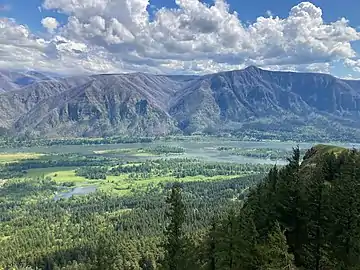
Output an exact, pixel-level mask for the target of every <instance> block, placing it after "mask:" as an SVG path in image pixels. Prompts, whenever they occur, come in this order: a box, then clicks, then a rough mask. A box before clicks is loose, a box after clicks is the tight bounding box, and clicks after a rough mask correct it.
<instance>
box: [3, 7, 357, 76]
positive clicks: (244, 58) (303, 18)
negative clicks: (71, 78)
mask: <svg viewBox="0 0 360 270" xmlns="http://www.w3.org/2000/svg"><path fill="white" fill-rule="evenodd" d="M96 1H99V2H98V3H97V2H96ZM104 2H106V1H100V0H91V1H90V0H73V1H71V0H26V1H25V0H0V6H2V7H3V8H2V9H1V10H0V17H1V18H2V20H3V21H4V23H3V26H2V27H1V28H0V35H1V34H2V35H3V37H5V36H6V35H9V36H11V37H12V40H13V39H14V37H15V38H19V40H18V41H15V40H14V41H13V42H11V44H7V42H6V41H5V40H3V41H1V40H0V42H2V43H1V44H0V46H1V45H2V46H4V47H5V46H6V48H7V49H8V48H9V46H12V48H13V50H14V55H16V56H17V57H16V59H15V60H16V61H13V63H11V62H7V61H6V59H4V60H3V61H1V58H0V65H2V66H3V67H10V68H11V67H12V66H13V67H14V68H17V69H19V68H27V69H35V68H36V69H40V70H48V69H52V70H54V69H55V70H56V71H59V72H65V73H66V72H79V73H82V72H89V73H96V72H111V71H112V70H113V71H119V72H120V71H123V72H128V71H129V72H131V71H148V72H156V73H207V72H216V71H219V70H224V69H234V68H242V67H245V66H247V65H250V64H255V65H258V66H262V67H264V68H268V69H276V70H294V71H319V72H326V73H332V74H334V75H336V76H340V77H350V76H352V77H356V78H357V77H360V73H359V71H360V60H359V59H358V54H359V53H360V42H359V39H360V34H358V31H360V16H358V12H359V10H360V1H356V0H342V1H338V0H314V1H311V2H302V1H293V0H286V1H285V0H271V1H270V0H256V1H253V0H252V1H245V0H227V1H222V0H217V4H216V5H215V7H214V6H213V5H214V1H210V0H206V1H200V2H199V1H197V0H178V4H179V5H177V4H176V3H175V0H150V3H149V5H148V3H147V0H130V1H128V3H127V4H125V1H124V0H107V4H106V5H103V3H104ZM94 3H95V4H94ZM201 3H207V4H208V5H202V4H201ZM221 3H226V4H228V6H229V8H228V9H224V8H222V7H223V6H222V4H221ZM304 3H305V4H304ZM211 6H213V7H212V8H210V7H211ZM175 9H176V10H175ZM292 9H293V10H296V14H295V12H293V14H294V15H290V13H291V10H292ZM114 10H117V11H118V12H114ZM134 10H135V11H134ZM159 10H160V11H159ZM234 11H236V12H237V14H238V17H237V18H236V19H235V17H236V16H235V17H234ZM319 11H321V12H320V13H319ZM144 12H145V13H144ZM319 14H322V15H321V18H320V19H321V23H318V22H319V16H320V15H319ZM270 15H273V16H274V17H273V18H272V20H270V19H269V16H270ZM261 16H264V17H265V18H267V19H268V21H266V22H265V23H263V24H262V25H261V26H256V21H257V20H258V18H259V17H261ZM276 16H278V17H279V18H280V21H278V20H277V19H276V18H275V17H276ZM9 18H12V19H14V20H13V21H11V22H9V21H6V20H8V19H9ZM45 18H46V20H43V19H45ZM341 18H345V19H346V20H348V21H349V22H348V23H347V24H344V23H341ZM310 20H314V25H316V27H313V28H312V26H311V24H312V23H311V21H310ZM230 21H231V22H232V23H233V25H234V27H233V29H230V28H227V26H226V25H227V24H229V22H230ZM70 22H71V23H70ZM316 22H317V23H316ZM296 23H297V24H298V26H294V24H296ZM184 25H185V28H184ZM254 26H256V27H254ZM21 27H25V28H26V29H27V33H26V34H24V33H23V32H22V30H21V29H22V28H21ZM95 27H100V28H99V29H95ZM266 27H269V30H270V31H267V30H266ZM255 28H256V29H255ZM207 29H210V30H207ZM254 29H255V30H256V31H255V30H254ZM273 29H277V31H272V30H273ZM95 30H96V31H95ZM243 30H244V31H243ZM1 31H2V32H3V33H1ZM236 31H237V32H236ZM254 31H255V32H254ZM291 31H294V33H292V32H291ZM267 32H269V33H271V34H269V35H270V36H269V37H266V40H262V37H263V36H262V35H261V34H260V33H267ZM312 33H313V34H312ZM14 35H15V36H14ZM23 35H25V37H24V36H23ZM316 35H317V36H319V35H323V36H322V37H321V38H322V39H321V40H320V39H318V38H317V37H316ZM25 39H26V40H25ZM224 40H229V42H228V43H226V42H224ZM311 42H313V44H312V43H311ZM25 43H26V44H27V45H26V46H24V44H25ZM34 48H35V49H36V50H35V51H34ZM0 52H1V47H0ZM26 53H29V54H27V55H24V54H26ZM29 55H33V56H34V59H33V60H32V59H30V58H29ZM21 56H22V57H21ZM17 58H19V59H17ZM229 59H230V60H229ZM62 61H66V62H62ZM234 63H236V64H234ZM0 67H1V66H0Z"/></svg>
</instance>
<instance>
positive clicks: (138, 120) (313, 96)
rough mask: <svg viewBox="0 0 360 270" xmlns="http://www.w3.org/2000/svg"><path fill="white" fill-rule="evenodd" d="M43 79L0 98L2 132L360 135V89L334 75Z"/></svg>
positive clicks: (253, 70)
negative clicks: (308, 132)
mask: <svg viewBox="0 0 360 270" xmlns="http://www.w3.org/2000/svg"><path fill="white" fill-rule="evenodd" d="M37 76H38V78H41V75H37ZM44 78H45V79H44V80H42V79H38V80H35V81H33V82H32V83H29V84H26V85H24V86H22V87H20V88H19V87H14V88H12V89H8V90H7V91H5V92H1V93H0V100H1V101H2V102H0V113H1V115H2V117H1V118H0V127H1V128H4V129H7V130H9V132H10V133H13V134H23V133H31V134H34V135H39V136H50V137H52V136H56V134H59V132H60V133H61V135H62V136H66V135H68V136H105V135H106V136H112V135H124V134H127V135H133V136H135V135H142V136H143V135H146V136H155V135H166V134H172V133H183V134H192V133H194V132H205V133H209V132H210V133H222V132H225V133H233V134H237V133H244V132H245V133H246V132H250V131H254V132H255V133H256V132H260V133H261V132H273V133H282V132H283V133H284V134H285V133H286V132H289V133H296V132H298V133H304V132H306V130H310V129H312V130H315V131H314V132H315V133H318V134H323V135H324V136H327V135H329V134H330V135H332V134H335V137H336V136H337V134H336V133H339V134H340V133H341V134H342V135H341V136H342V137H347V136H354V132H355V133H357V132H358V131H360V81H357V80H343V79H339V78H336V77H334V76H332V75H329V74H321V73H298V72H281V71H269V70H264V69H261V68H257V67H255V66H250V67H248V68H246V69H243V70H233V71H225V72H218V73H214V74H207V75H202V76H201V75H193V76H191V75H153V74H149V73H129V74H97V75H96V74H95V75H89V76H87V75H84V76H74V77H65V78H54V79H49V78H48V76H45V77H44ZM10 83H12V82H10ZM10 85H11V84H10ZM75 94H76V95H75ZM327 133H328V134H327ZM346 134H347V135H346ZM355 135H356V134H355ZM356 136H357V135H356ZM329 137H331V136H329ZM359 138H360V136H359Z"/></svg>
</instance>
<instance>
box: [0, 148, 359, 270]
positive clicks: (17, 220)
mask: <svg viewBox="0 0 360 270" xmlns="http://www.w3.org/2000/svg"><path fill="white" fill-rule="evenodd" d="M300 159H301V158H300V150H299V149H298V148H295V149H294V151H293V155H292V156H291V157H289V159H288V164H287V165H286V166H284V167H282V168H278V167H276V166H275V167H273V168H272V169H271V170H270V172H269V173H268V174H267V176H266V177H265V178H264V179H263V180H262V181H261V182H260V183H259V184H257V185H256V186H254V184H256V183H257V181H256V180H255V179H253V180H251V177H237V178H233V179H230V180H225V181H215V182H207V181H204V182H183V183H181V182H176V183H175V184H171V183H169V182H168V183H166V184H165V185H158V186H151V187H150V186H149V187H148V189H147V191H146V192H145V193H134V196H125V197H118V196H114V195H111V194H110V193H102V192H100V193H95V194H93V195H88V196H86V197H74V198H71V199H67V200H60V201H57V202H51V201H49V200H44V199H42V200H39V201H37V203H35V202H36V200H35V201H34V199H36V198H37V200H38V199H39V198H40V197H41V198H45V197H46V196H49V194H51V193H52V192H54V190H56V187H55V186H54V184H55V183H54V181H53V180H51V179H43V180H41V179H34V180H27V181H26V182H21V181H13V180H9V181H8V182H6V183H5V184H4V185H3V188H2V189H0V192H1V194H2V195H4V196H3V197H2V198H4V199H2V203H1V208H0V209H1V211H2V212H1V216H0V218H1V223H2V225H3V226H1V227H0V228H1V230H0V231H1V232H2V233H1V234H0V241H1V242H2V245H0V267H1V266H3V267H10V266H15V267H17V269H22V268H21V266H28V267H29V268H27V269H110V270H111V269H125V270H126V269H128V270H130V269H171V270H173V269H175V270H177V269H179V270H180V269H184V270H185V269H194V270H195V269H196V270H198V269H200V270H201V269H209V270H217V269H218V270H252V269H264V270H275V269H309V270H310V269H311V270H313V269H315V270H320V269H323V270H325V269H359V268H358V267H359V265H360V237H359V235H360V197H359V196H358V194H359V193H360V185H359V181H360V153H359V152H358V151H357V150H355V149H353V150H350V149H344V148H338V147H333V146H327V145H318V146H315V147H313V148H311V149H310V150H309V151H308V152H307V153H306V154H305V156H304V161H303V162H302V163H301V162H300ZM309 165H311V166H309ZM218 169H221V167H219V168H218ZM251 186H252V188H251ZM249 187H250V189H249ZM19 188H20V189H21V190H22V192H23V193H24V192H25V194H26V197H25V198H26V199H25V200H24V198H23V199H21V198H22V197H21V196H20V193H18V192H14V191H15V189H16V190H19ZM36 194H37V195H36ZM30 198H32V200H29V199H30ZM30 201H32V202H33V203H29V202H30ZM30 213H31V214H30ZM73 239H76V241H74V240H73Z"/></svg>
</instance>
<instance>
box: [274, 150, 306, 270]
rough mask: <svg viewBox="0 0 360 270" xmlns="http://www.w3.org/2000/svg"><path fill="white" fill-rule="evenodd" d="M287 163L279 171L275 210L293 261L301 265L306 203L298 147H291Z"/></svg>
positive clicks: (304, 239)
mask: <svg viewBox="0 0 360 270" xmlns="http://www.w3.org/2000/svg"><path fill="white" fill-rule="evenodd" d="M288 161H289V164H288V165H287V166H286V167H285V168H284V169H283V170H281V171H280V173H279V192H278V198H277V200H276V203H277V206H276V212H277V214H278V220H279V222H280V224H281V225H282V226H283V227H284V228H286V229H287V230H286V237H287V240H288V244H289V246H290V250H291V252H292V253H294V255H295V261H296V263H297V264H298V265H302V264H303V261H304V244H305V241H306V238H305V237H304V236H305V235H306V220H305V217H304V214H305V212H306V209H305V207H306V204H305V200H304V183H303V178H301V177H300V149H299V147H297V148H294V149H293V155H292V157H291V158H289V159H288Z"/></svg>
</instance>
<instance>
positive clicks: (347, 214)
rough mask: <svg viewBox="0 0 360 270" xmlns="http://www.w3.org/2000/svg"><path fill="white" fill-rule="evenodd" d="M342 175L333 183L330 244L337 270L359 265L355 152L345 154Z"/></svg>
mask: <svg viewBox="0 0 360 270" xmlns="http://www.w3.org/2000/svg"><path fill="white" fill-rule="evenodd" d="M340 158H341V160H342V164H341V169H340V175H339V177H338V178H337V179H336V180H335V181H334V183H333V192H332V198H334V199H333V203H332V209H331V210H332V216H331V224H332V227H331V243H332V257H333V258H334V259H335V260H336V265H337V268H336V269H358V268H359V265H360V197H359V194H360V185H359V181H360V161H359V154H358V153H356V152H355V151H351V152H350V153H344V154H342V157H340Z"/></svg>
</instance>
